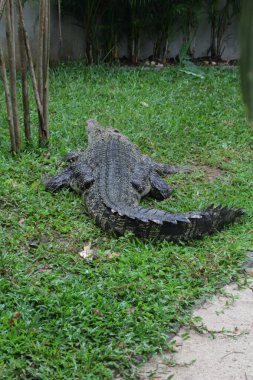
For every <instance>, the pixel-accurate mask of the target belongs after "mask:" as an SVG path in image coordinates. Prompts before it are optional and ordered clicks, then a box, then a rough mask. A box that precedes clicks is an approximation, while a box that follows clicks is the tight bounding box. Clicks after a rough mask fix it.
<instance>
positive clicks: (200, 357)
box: [139, 284, 253, 380]
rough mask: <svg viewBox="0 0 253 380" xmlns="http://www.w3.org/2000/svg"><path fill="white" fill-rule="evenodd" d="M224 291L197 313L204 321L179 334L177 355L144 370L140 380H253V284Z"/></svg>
mask: <svg viewBox="0 0 253 380" xmlns="http://www.w3.org/2000/svg"><path fill="white" fill-rule="evenodd" d="M224 291H225V295H220V296H216V297H214V298H213V299H212V300H210V301H209V302H206V303H205V304H203V305H202V306H201V307H200V308H199V309H197V310H195V312H194V316H196V317H197V316H199V317H201V320H200V321H198V322H197V323H196V327H195V328H194V329H185V328H183V329H181V330H180V331H179V333H178V335H177V336H176V337H175V339H174V340H175V346H176V350H177V352H176V353H165V354H163V355H162V356H156V357H153V358H152V359H151V360H150V361H149V362H148V363H146V364H145V365H144V366H143V367H141V368H140V370H139V376H140V380H168V379H173V380H253V285H252V284H251V285H249V286H248V287H246V288H244V289H241V290H238V287H237V285H235V284H231V285H228V286H226V287H225V288H224ZM185 337H187V339H185Z"/></svg>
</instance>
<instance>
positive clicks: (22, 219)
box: [18, 218, 25, 226]
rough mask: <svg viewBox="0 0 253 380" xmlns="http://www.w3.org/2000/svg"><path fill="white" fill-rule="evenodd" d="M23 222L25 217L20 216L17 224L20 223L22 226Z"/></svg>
mask: <svg viewBox="0 0 253 380" xmlns="http://www.w3.org/2000/svg"><path fill="white" fill-rule="evenodd" d="M24 223H25V219H24V218H21V219H20V220H19V221H18V224H19V225H20V226H22V224H24Z"/></svg>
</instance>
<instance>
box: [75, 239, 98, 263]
mask: <svg viewBox="0 0 253 380" xmlns="http://www.w3.org/2000/svg"><path fill="white" fill-rule="evenodd" d="M95 253H96V251H94V250H93V249H92V248H91V244H90V243H89V242H87V243H85V244H84V246H83V250H82V251H81V252H79V256H81V257H82V258H83V259H85V260H92V259H93V258H94V254H95Z"/></svg>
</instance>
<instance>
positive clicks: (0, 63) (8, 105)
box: [0, 46, 17, 154]
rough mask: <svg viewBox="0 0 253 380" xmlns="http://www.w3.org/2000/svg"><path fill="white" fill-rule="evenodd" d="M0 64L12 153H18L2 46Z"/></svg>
mask: <svg viewBox="0 0 253 380" xmlns="http://www.w3.org/2000/svg"><path fill="white" fill-rule="evenodd" d="M0 66H1V72H2V79H3V84H4V92H5V100H6V108H7V115H8V124H9V132H10V140H11V151H12V154H16V152H17V149H16V141H15V132H14V124H13V113H12V104H11V94H10V90H9V84H8V78H7V72H6V65H5V60H4V55H3V51H2V48H1V46H0Z"/></svg>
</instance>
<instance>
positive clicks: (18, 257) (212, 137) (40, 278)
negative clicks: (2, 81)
mask: <svg viewBox="0 0 253 380" xmlns="http://www.w3.org/2000/svg"><path fill="white" fill-rule="evenodd" d="M0 91H1V92H0V120H1V126H0V130H1V140H0V149H1V162H0V172H1V184H0V209H1V211H0V223H1V224H0V226H1V229H0V241H1V243H0V249H1V253H2V254H1V256H0V378H1V379H8V380H9V379H10V380H11V379H24V380H26V379H41V380H42V379H43V380H48V379H57V380H60V379H73V380H74V379H88V380H91V379H92V380H93V379H113V377H114V374H115V373H117V372H119V373H121V375H122V376H124V377H125V378H128V379H130V378H132V379H135V378H136V374H135V365H136V364H138V363H139V362H140V361H141V360H145V359H147V358H148V356H149V355H150V354H152V353H154V352H158V351H161V350H162V349H165V348H167V347H169V346H170V343H169V341H168V336H169V333H170V332H172V331H173V329H174V326H175V325H177V324H180V323H183V324H187V323H189V321H190V309H191V307H192V306H193V305H194V303H195V302H196V300H197V299H199V298H200V297H205V296H207V295H209V294H211V293H213V292H215V291H216V290H217V288H218V286H219V285H220V284H221V283H225V282H228V281H231V280H237V279H238V278H239V276H240V273H241V264H242V262H243V260H244V259H245V254H246V251H247V249H250V248H252V246H251V241H250V231H251V232H252V218H251V215H252V203H251V196H252V192H251V191H252V183H250V181H251V174H252V173H251V161H250V159H251V155H250V129H249V127H248V125H247V123H246V121H245V116H244V110H243V107H242V104H241V97H240V89H239V78H238V71H237V69H222V68H220V69H219V68H215V69H206V70H205V78H204V79H201V78H198V77H193V76H191V75H187V74H185V73H182V72H180V71H178V70H177V69H170V68H168V69H164V70H162V71H152V70H142V69H136V70H133V69H121V68H111V69H107V68H103V67H97V68H87V67H83V66H81V65H72V66H64V65H63V66H61V67H60V68H58V69H55V70H51V72H50V104H49V111H50V133H51V147H50V148H48V149H47V150H42V149H38V148H37V147H36V146H37V142H36V141H35V140H36V138H35V137H36V136H37V129H36V124H37V117H36V112H35V108H34V104H33V105H32V124H33V135H34V142H33V145H34V147H30V148H26V149H23V151H22V152H21V154H20V155H18V156H17V157H15V158H11V156H10V154H9V136H8V128H7V117H6V113H5V100H4V96H3V87H2V85H1V87H0ZM19 92H20V88H19ZM19 95H20V94H19ZM89 118H96V119H97V120H98V121H99V122H101V124H102V125H112V126H113V127H115V128H118V129H119V130H120V131H121V132H122V133H124V134H126V135H127V136H128V137H129V138H130V139H131V140H132V141H133V142H135V143H137V144H138V145H139V146H140V148H141V150H142V152H143V153H146V154H149V155H150V156H152V157H153V158H154V159H156V160H157V161H160V162H164V163H171V164H179V165H189V166H191V165H192V166H196V167H197V168H196V170H195V172H194V173H192V174H188V175H184V174H180V175H179V174H178V175H174V176H171V177H170V178H169V179H168V181H169V183H171V184H172V185H174V187H175V192H174V193H173V195H172V197H171V198H170V199H168V200H166V201H164V202H162V204H161V203H158V202H156V201H154V200H151V199H147V200H145V201H144V202H143V204H146V205H147V204H148V205H149V206H152V207H160V208H163V209H165V210H168V211H169V210H170V211H172V212H174V211H189V210H193V209H202V208H204V207H206V206H207V205H209V204H210V203H216V204H218V203H221V204H226V205H229V206H235V207H243V208H244V209H245V211H246V215H245V216H244V217H243V218H242V221H241V223H238V224H235V225H233V226H230V227H229V228H227V229H225V230H223V231H222V232H220V233H217V234H215V235H212V236H209V237H205V238H204V239H203V240H200V241H194V242H189V243H188V244H185V245H184V244H174V243H166V242H163V243H156V244H152V243H151V242H140V241H138V240H137V239H134V238H133V237H130V236H125V237H122V238H115V237H112V236H108V235H106V234H105V233H104V232H103V231H101V230H100V229H99V228H98V227H96V226H95V225H94V222H93V221H92V220H91V219H90V218H89V217H88V216H87V215H85V214H84V213H83V206H82V202H81V199H80V197H79V196H78V195H76V194H75V193H73V192H69V191H67V190H64V191H61V192H59V193H57V194H51V193H47V192H45V190H44V187H43V185H42V184H41V178H42V177H43V175H44V174H46V173H48V174H52V175H53V174H54V173H56V172H57V166H58V165H59V163H58V159H59V157H60V156H61V155H63V154H65V153H67V152H69V151H71V150H73V149H75V148H76V147H83V146H85V145H86V143H87V137H86V131H85V124H86V120H87V119H89ZM202 165H207V166H211V167H214V168H215V167H218V168H221V169H222V170H223V175H222V176H219V177H217V178H216V179H214V181H212V182H210V181H208V180H207V178H206V174H205V172H204V171H203V170H202V169H201V166H202ZM198 166H199V167H198ZM86 241H89V242H90V243H92V244H96V246H97V250H98V253H99V257H98V259H96V260H94V261H92V262H86V261H84V260H83V259H82V258H81V257H80V256H79V255H78V252H79V251H81V250H82V248H83V245H84V242H86ZM108 250H110V251H111V252H112V253H115V252H117V253H119V255H117V256H114V257H112V258H109V257H110V256H109V257H108V254H107V253H108ZM112 256H113V255H112Z"/></svg>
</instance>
